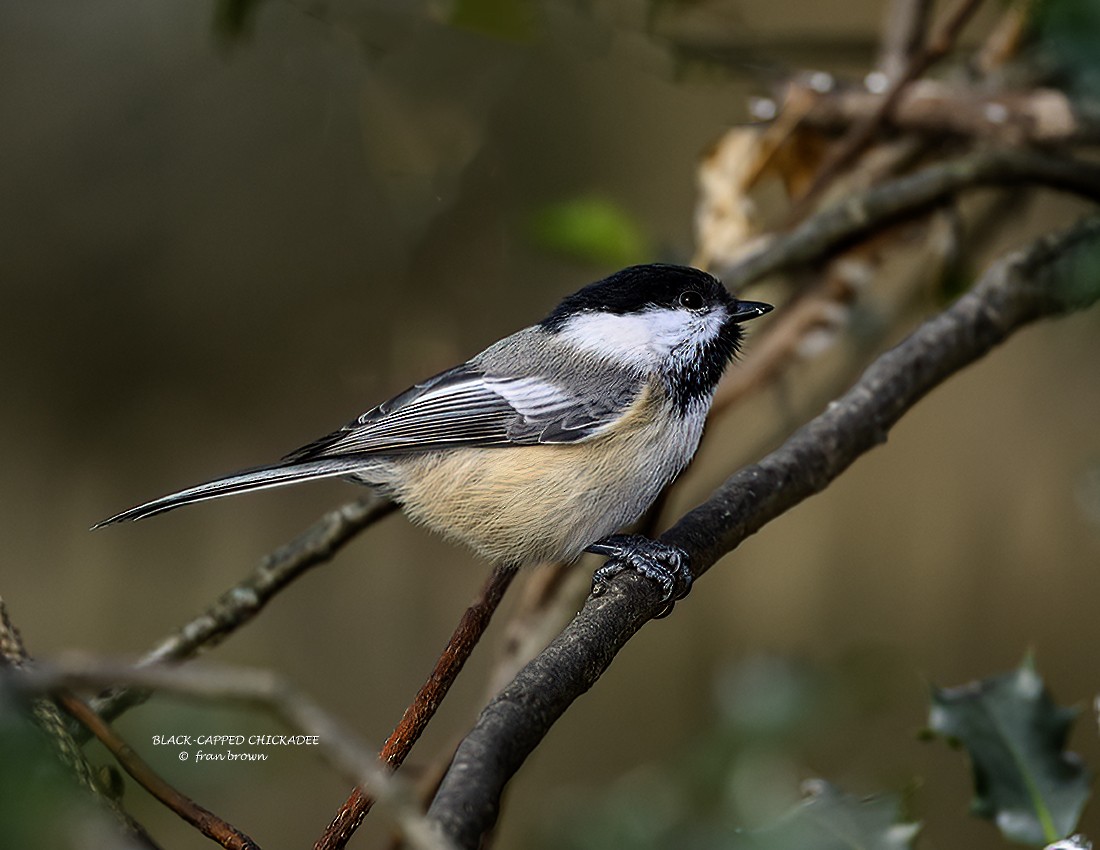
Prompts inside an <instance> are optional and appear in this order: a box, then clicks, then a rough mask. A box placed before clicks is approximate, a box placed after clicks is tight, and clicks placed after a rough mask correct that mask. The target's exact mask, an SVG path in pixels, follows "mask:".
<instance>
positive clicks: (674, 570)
mask: <svg viewBox="0 0 1100 850" xmlns="http://www.w3.org/2000/svg"><path fill="white" fill-rule="evenodd" d="M585 551H586V552H593V553H595V554H597V555H605V556H606V557H607V563H606V564H604V565H603V566H602V567H600V568H599V569H598V570H596V572H595V574H594V575H593V576H592V594H593V595H594V596H599V595H600V594H601V593H603V589H604V586H605V585H606V584H607V583H608V582H609V581H611V579H613V578H614V577H615V576H617V575H618V574H619V573H621V572H622V571H623V570H633V571H634V572H636V573H641V574H642V575H643V576H645V577H646V578H648V579H650V580H651V581H655V582H657V584H659V585H660V586H661V590H662V591H664V598H663V599H662V601H663V602H664V603H665V607H664V608H663V609H661V613H660V614H658V615H657V617H656V619H660V618H661V617H667V616H668V615H669V614H671V613H672V606H673V605H674V604H675V603H676V601H677V600H679V599H683V598H684V597H685V596H687V595H688V591H689V590H691V582H692V581H693V580H694V578H695V576H694V575H693V574H692V572H691V558H690V557H689V556H688V553H687V552H685V551H684V550H683V549H681V548H680V547H679V546H670V545H668V544H667V543H661V542H660V541H657V540H650V539H649V538H648V537H642V536H641V535H640V534H612V535H611V536H610V537H605V538H604V539H603V540H597V541H596V542H595V543H593V544H592V545H591V546H589V547H588V548H586V549H585Z"/></svg>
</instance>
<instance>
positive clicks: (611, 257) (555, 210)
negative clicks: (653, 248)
mask: <svg viewBox="0 0 1100 850" xmlns="http://www.w3.org/2000/svg"><path fill="white" fill-rule="evenodd" d="M531 236H532V238H533V240H534V241H535V243H536V244H537V245H539V247H541V248H543V249H545V250H547V251H550V252H552V253H556V254H561V255H564V256H566V257H569V258H571V259H574V260H580V261H582V262H587V263H593V264H595V265H600V266H615V267H618V266H629V265H632V264H634V263H640V262H643V261H645V260H646V259H647V258H649V257H650V256H651V255H650V249H649V245H648V240H647V239H646V237H645V236H644V235H643V233H642V229H641V227H640V225H639V224H638V223H637V221H636V220H635V219H634V218H633V217H632V216H631V215H630V214H629V213H627V212H626V211H625V210H624V209H623V208H622V207H620V206H619V205H618V204H616V203H615V202H614V201H610V200H608V199H606V198H601V197H597V196H589V197H579V198H572V199H570V200H566V201H560V202H559V203H556V204H550V205H548V206H546V207H544V208H543V209H541V210H539V211H538V212H537V213H536V214H535V215H534V216H533V218H532V221H531Z"/></svg>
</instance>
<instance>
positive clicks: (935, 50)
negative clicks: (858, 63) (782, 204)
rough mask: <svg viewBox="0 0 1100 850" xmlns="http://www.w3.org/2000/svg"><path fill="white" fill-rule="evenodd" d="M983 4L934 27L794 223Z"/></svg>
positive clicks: (960, 8) (826, 169) (800, 206)
mask: <svg viewBox="0 0 1100 850" xmlns="http://www.w3.org/2000/svg"><path fill="white" fill-rule="evenodd" d="M982 2H983V0H958V2H957V3H956V5H955V8H954V9H953V10H952V11H951V12H950V13H949V14H948V15H947V16H946V17H945V18H944V19H943V21H941V22H940V23H939V24H938V25H937V26H935V27H934V28H933V30H932V33H931V35H930V36H929V38H928V41H927V42H926V43H925V44H924V46H923V48H922V49H921V50H919V51H917V52H916V53H915V54H913V55H912V56H911V58H910V60H909V64H908V65H907V66H906V68H905V71H904V72H903V73H902V74H900V75H899V76H898V77H896V78H895V79H893V80H891V81H890V86H889V88H887V90H886V93H885V96H884V97H883V99H882V103H881V104H879V107H878V109H876V110H875V111H874V112H873V113H872V114H870V115H868V116H866V117H865V118H864V119H862V120H860V121H858V122H857V123H855V124H853V125H852V127H851V128H850V129H849V130H848V132H847V134H846V135H845V136H844V138H842V139H841V140H840V142H838V143H837V146H836V147H835V148H834V149H833V151H832V153H831V154H830V155H829V156H828V157H827V158H826V160H825V162H824V163H823V164H822V166H821V168H820V169H818V172H817V176H816V177H815V178H814V182H813V183H812V184H810V187H809V189H807V190H806V193H805V194H804V195H803V196H802V197H801V198H799V200H798V202H797V203H796V204H795V206H794V209H793V211H792V216H791V217H792V219H793V220H795V221H797V220H799V219H800V218H802V217H804V216H805V215H806V213H807V212H808V211H809V209H810V208H811V207H812V206H813V204H814V203H815V202H816V201H817V199H818V198H819V197H820V196H821V193H822V192H824V191H825V189H826V187H828V186H829V185H830V184H831V183H832V182H833V180H834V179H835V178H836V177H837V176H838V175H839V174H840V173H841V172H842V171H844V170H845V169H846V168H847V167H848V166H849V165H851V164H852V163H853V162H855V160H856V158H857V157H858V156H859V155H860V154H861V153H863V151H864V150H865V149H866V147H867V146H868V145H869V144H870V143H871V141H872V140H873V139H874V137H875V134H876V133H877V132H878V130H879V128H880V127H881V126H882V124H883V123H884V121H885V120H886V118H887V116H889V114H890V112H891V111H892V110H893V108H894V105H895V104H896V103H897V102H898V99H899V98H900V97H901V94H902V92H904V91H905V89H906V87H907V86H908V85H909V84H910V83H912V82H913V81H914V80H916V79H917V78H919V77H921V76H922V75H923V74H924V73H925V72H926V71H928V69H929V68H931V67H932V66H933V65H934V64H935V63H936V62H938V61H939V60H940V59H942V58H943V57H944V56H946V55H947V54H948V53H949V52H950V51H951V48H952V47H953V46H954V44H955V41H956V40H957V39H958V37H959V35H960V34H961V33H962V30H963V28H964V27H965V26H966V24H967V22H968V21H969V20H970V18H971V17H973V15H974V13H975V12H977V11H978V8H979V7H980V6H981V5H982Z"/></svg>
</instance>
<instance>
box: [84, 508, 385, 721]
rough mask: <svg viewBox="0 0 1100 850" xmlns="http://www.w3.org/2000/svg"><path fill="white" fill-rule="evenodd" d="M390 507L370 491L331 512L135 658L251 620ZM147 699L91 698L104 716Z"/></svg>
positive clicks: (161, 657)
mask: <svg viewBox="0 0 1100 850" xmlns="http://www.w3.org/2000/svg"><path fill="white" fill-rule="evenodd" d="M394 510H396V506H395V505H394V504H393V502H391V501H389V500H388V499H384V498H381V497H379V496H375V495H370V496H366V497H364V498H362V499H359V500H358V501H355V502H349V503H348V504H346V505H343V506H342V507H339V508H337V509H336V510H334V511H330V512H329V513H327V514H325V515H324V516H323V517H321V519H320V520H318V521H317V522H316V523H314V524H313V525H312V526H310V527H309V528H308V529H306V530H305V531H304V532H302V533H301V534H300V535H298V536H297V537H296V538H294V539H293V540H292V541H290V542H289V543H287V544H286V545H284V546H282V547H280V548H279V549H277V550H275V551H274V552H272V553H271V554H270V555H268V556H267V557H265V558H264V559H263V560H262V561H261V562H260V563H259V564H258V565H257V566H256V568H255V569H254V570H253V571H252V572H251V573H250V574H249V575H247V576H245V578H244V579H242V580H241V581H240V582H238V583H237V584H235V585H234V586H233V587H231V588H230V589H229V590H227V591H226V592H225V593H223V594H222V595H221V596H220V597H218V599H217V601H216V602H214V604H213V605H211V606H210V607H209V608H207V609H206V610H205V611H203V612H202V613H201V614H199V615H198V616H197V617H195V618H194V619H192V620H191V621H190V622H188V623H186V624H185V625H183V626H181V627H180V628H179V629H177V630H176V631H175V632H174V633H172V634H171V635H169V636H168V637H166V638H164V639H163V640H162V641H161V642H160V643H159V644H157V646H156V647H155V648H154V649H153V650H152V651H150V652H149V653H148V654H146V655H145V656H144V657H142V659H141V661H140V662H138V663H139V664H142V665H144V664H159V663H163V662H165V661H182V660H184V659H187V658H191V657H193V656H195V655H197V654H198V653H199V652H200V651H201V650H204V649H208V648H210V647H212V646H216V645H217V644H218V643H220V642H221V641H223V640H225V638H227V637H228V636H229V635H231V634H232V633H233V632H235V631H236V630H237V629H239V628H240V627H241V626H243V625H245V624H246V623H248V622H250V621H251V620H252V618H253V617H255V616H256V615H257V614H259V613H260V611H261V610H263V608H264V606H265V605H267V603H268V602H270V601H271V600H272V599H273V598H274V597H275V595H276V594H277V593H279V591H281V590H283V589H285V588H286V587H287V586H288V585H289V584H290V583H291V582H292V581H294V580H295V579H296V578H298V577H299V576H301V575H302V574H303V573H305V572H306V571H308V570H309V569H310V568H312V567H315V566H317V565H319V564H323V563H325V562H326V561H329V560H331V559H332V557H333V556H334V555H335V554H336V553H337V552H338V551H340V549H342V548H343V547H344V546H345V545H346V544H347V543H349V542H350V541H351V540H352V539H354V538H355V536H356V535H357V534H359V532H361V531H363V530H364V529H366V528H368V527H369V526H371V525H373V524H374V523H375V522H377V521H378V520H380V519H382V518H383V517H386V516H389V514H391V513H393V511H394ZM148 698H149V694H148V692H146V691H135V690H134V689H132V688H112V689H111V690H109V691H107V692H105V693H103V694H100V695H99V696H98V697H96V699H94V700H93V701H92V703H91V706H92V709H93V710H94V711H95V712H96V713H97V714H98V715H100V716H101V717H103V718H105V719H106V720H108V721H109V720H113V719H114V718H116V717H118V716H119V715H120V714H122V713H123V712H124V711H126V710H127V709H130V708H133V707H134V706H135V705H140V704H141V703H143V702H145V700H147V699H148Z"/></svg>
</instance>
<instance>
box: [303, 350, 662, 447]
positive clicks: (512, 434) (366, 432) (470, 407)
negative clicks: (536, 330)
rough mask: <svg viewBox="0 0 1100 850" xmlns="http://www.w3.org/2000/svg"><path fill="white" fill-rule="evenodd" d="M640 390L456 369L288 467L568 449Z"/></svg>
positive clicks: (634, 383)
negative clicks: (473, 449)
mask: <svg viewBox="0 0 1100 850" xmlns="http://www.w3.org/2000/svg"><path fill="white" fill-rule="evenodd" d="M642 389H643V379H642V378H641V377H637V378H631V379H628V380H624V381H623V382H621V383H620V384H617V385H616V386H615V387H613V388H610V389H609V391H605V392H603V393H601V394H600V395H599V397H596V398H580V397H578V396H577V395H576V394H574V393H571V392H569V391H568V390H566V389H564V388H563V387H562V386H561V385H560V383H557V382H555V381H553V380H551V379H549V378H544V377H509V376H505V375H494V374H492V373H489V372H485V371H483V370H482V369H480V368H479V367H477V366H476V365H473V364H471V363H466V364H463V365H462V366H458V367H456V368H454V369H451V370H449V371H447V372H443V373H442V374H439V375H436V376H435V377H434V378H431V379H429V380H427V381H425V382H424V383H421V384H417V385H416V386H414V387H412V388H411V389H408V390H406V391H405V392H403V393H401V394H400V395H398V396H395V397H394V398H392V399H390V400H389V401H387V402H384V403H383V404H380V405H378V407H375V408H373V409H372V410H369V411H367V412H366V413H364V414H363V415H362V416H360V417H359V418H358V419H355V420H353V421H352V422H349V423H348V424H347V425H345V426H344V427H343V428H341V429H340V430H339V431H336V432H334V433H332V434H329V435H328V436H327V437H322V438H321V439H320V440H317V441H316V442H314V443H311V444H309V445H308V446H304V447H302V448H301V449H298V450H297V451H295V452H293V453H291V454H289V455H287V457H286V460H288V461H306V460H314V459H319V458H331V457H347V456H348V455H358V454H393V453H403V452H420V451H431V450H434V449H443V448H455V447H459V446H503V445H534V444H538V443H575V442H577V441H579V440H583V439H585V438H587V437H591V436H594V435H596V434H598V433H599V432H600V431H601V430H602V429H603V428H605V427H606V426H608V425H610V424H611V423H612V422H614V421H615V420H616V419H617V418H618V417H619V416H621V415H622V413H623V411H624V410H625V409H626V408H627V407H629V406H630V404H631V403H632V402H633V401H634V400H635V399H636V398H637V397H638V394H639V393H640V392H641V391H642Z"/></svg>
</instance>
